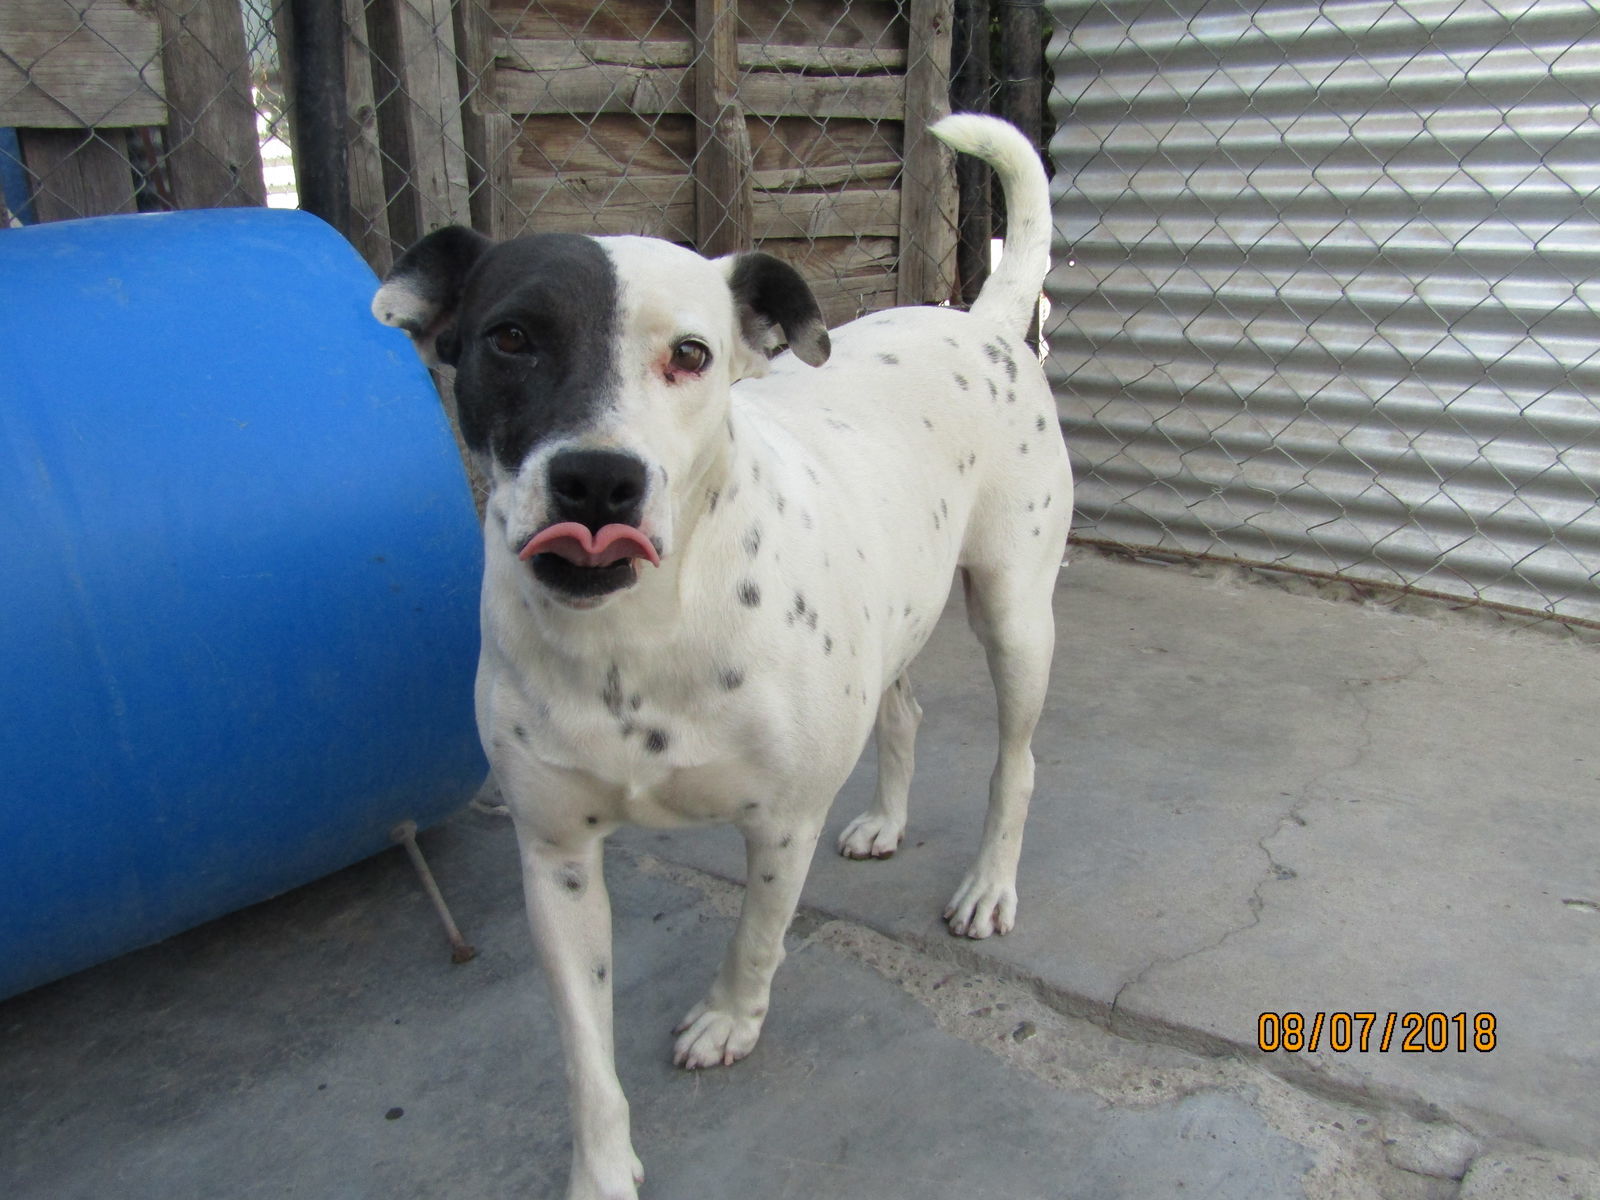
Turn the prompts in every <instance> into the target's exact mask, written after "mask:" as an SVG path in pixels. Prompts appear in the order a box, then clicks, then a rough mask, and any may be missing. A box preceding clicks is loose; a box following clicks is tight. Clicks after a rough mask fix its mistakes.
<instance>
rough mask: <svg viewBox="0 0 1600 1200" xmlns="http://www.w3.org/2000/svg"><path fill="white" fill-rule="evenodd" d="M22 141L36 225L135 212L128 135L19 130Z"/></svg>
mask: <svg viewBox="0 0 1600 1200" xmlns="http://www.w3.org/2000/svg"><path fill="white" fill-rule="evenodd" d="M17 140H18V142H19V143H20V145H21V147H22V165H23V166H25V167H27V169H28V183H29V188H30V197H31V199H32V203H33V215H34V218H35V219H36V220H39V221H70V220H72V219H73V218H74V217H99V216H105V215H108V214H110V213H124V212H132V211H133V209H134V202H133V164H132V163H130V162H129V161H128V131H127V130H126V129H106V130H101V131H98V132H96V131H95V130H92V129H19V130H17Z"/></svg>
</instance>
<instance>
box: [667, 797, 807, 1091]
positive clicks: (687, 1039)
mask: <svg viewBox="0 0 1600 1200" xmlns="http://www.w3.org/2000/svg"><path fill="white" fill-rule="evenodd" d="M818 809H819V813H818V816H817V818H816V819H812V818H809V817H808V818H806V819H805V820H804V821H791V822H772V821H767V820H762V821H759V822H752V823H749V824H746V825H744V826H742V827H741V831H742V832H743V833H744V840H745V859H746V863H747V867H748V874H747V880H746V883H745V893H744V905H743V907H742V908H741V909H740V910H739V925H738V928H737V929H735V930H734V934H733V941H732V942H731V943H729V945H728V953H727V955H726V956H725V957H724V958H723V960H722V967H721V969H720V970H719V971H718V972H717V978H716V980H715V982H713V983H712V985H711V990H710V992H709V993H708V994H707V995H706V998H705V999H704V1000H702V1001H701V1002H700V1003H699V1004H697V1005H695V1006H694V1007H693V1008H692V1009H690V1010H689V1013H688V1015H687V1016H685V1017H684V1018H683V1020H682V1021H680V1022H678V1025H677V1027H676V1028H675V1029H674V1030H673V1032H674V1033H676V1034H678V1035H679V1037H678V1041H677V1044H676V1045H675V1046H674V1047H673V1052H672V1061H673V1062H675V1063H677V1064H678V1066H680V1067H687V1068H689V1069H690V1070H695V1069H697V1068H700V1067H715V1066H724V1067H726V1066H731V1065H732V1064H733V1063H735V1062H737V1061H738V1060H739V1059H741V1058H743V1057H744V1056H745V1055H747V1054H749V1053H750V1051H751V1050H753V1049H755V1044H756V1039H758V1038H759V1037H760V1036H761V1025H762V1022H763V1021H764V1020H765V1019H766V1015H767V1005H768V1002H769V1001H770V999H771V995H772V976H773V975H774V973H776V971H777V969H778V965H779V964H780V963H782V962H783V959H784V953H785V952H784V949H783V935H784V933H785V931H787V930H788V928H789V922H790V921H791V920H792V919H793V918H794V910H795V908H796V907H797V906H798V905H799V903H800V889H801V887H802V886H804V884H805V881H806V871H807V870H808V868H809V867H810V865H811V855H812V852H813V851H814V850H815V848H816V844H817V838H818V836H819V835H820V834H821V832H822V821H821V817H822V816H824V815H826V813H827V803H826V801H823V802H822V803H821V804H819V805H818Z"/></svg>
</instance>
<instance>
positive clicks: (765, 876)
mask: <svg viewBox="0 0 1600 1200" xmlns="http://www.w3.org/2000/svg"><path fill="white" fill-rule="evenodd" d="M776 878H777V876H776V875H774V874H773V873H772V872H771V871H763V872H761V882H762V883H771V882H772V881H773V880H774V879H776Z"/></svg>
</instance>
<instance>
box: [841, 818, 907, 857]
mask: <svg viewBox="0 0 1600 1200" xmlns="http://www.w3.org/2000/svg"><path fill="white" fill-rule="evenodd" d="M905 836H906V827H905V824H904V823H903V822H900V823H896V822H891V821H890V820H889V819H888V818H887V817H880V816H877V815H875V814H873V813H862V814H861V815H860V816H859V817H857V818H856V819H855V820H854V821H851V822H850V824H848V825H846V826H845V827H844V832H843V833H841V834H840V835H839V853H840V854H842V855H844V856H845V857H846V858H892V857H894V852H895V851H896V850H898V849H899V848H900V843H901V842H902V841H904V840H905Z"/></svg>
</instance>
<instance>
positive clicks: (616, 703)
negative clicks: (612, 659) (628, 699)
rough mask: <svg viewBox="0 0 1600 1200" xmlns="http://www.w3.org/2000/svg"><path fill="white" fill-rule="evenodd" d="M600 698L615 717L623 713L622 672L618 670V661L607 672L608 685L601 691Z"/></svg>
mask: <svg viewBox="0 0 1600 1200" xmlns="http://www.w3.org/2000/svg"><path fill="white" fill-rule="evenodd" d="M600 699H601V700H602V701H603V702H604V703H605V706H606V711H607V712H608V713H610V714H611V715H612V716H613V717H620V716H621V715H622V673H621V672H620V671H618V670H617V664H616V663H612V664H611V669H610V670H609V671H607V672H606V686H605V690H604V691H602V692H601V693H600Z"/></svg>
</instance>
